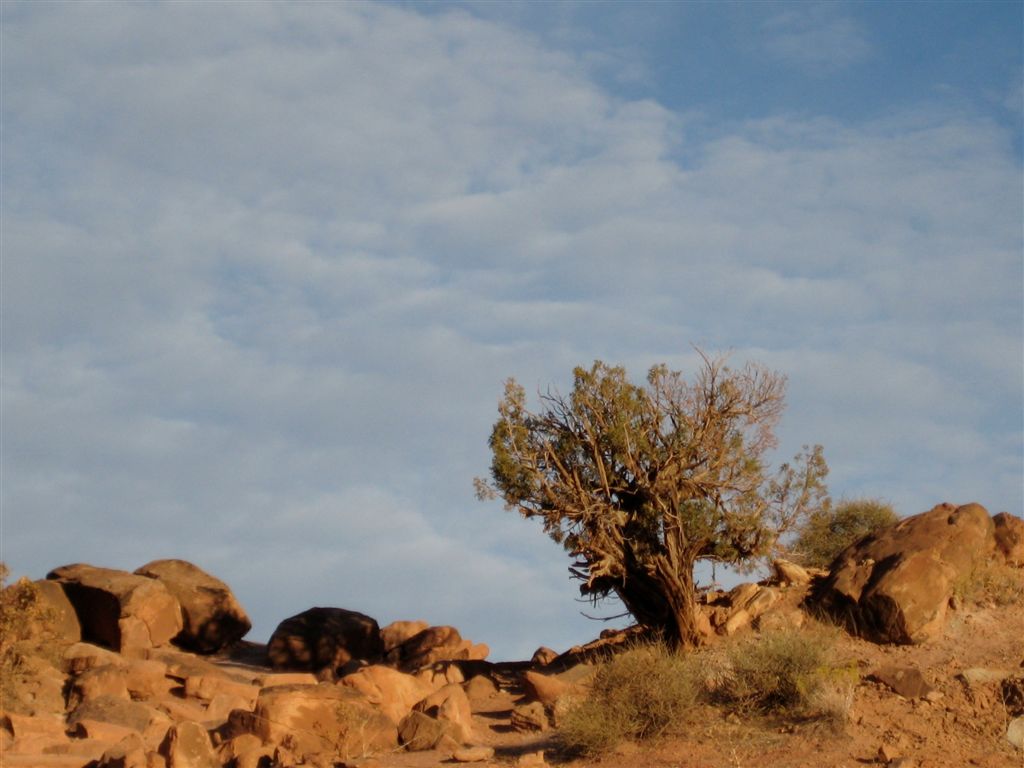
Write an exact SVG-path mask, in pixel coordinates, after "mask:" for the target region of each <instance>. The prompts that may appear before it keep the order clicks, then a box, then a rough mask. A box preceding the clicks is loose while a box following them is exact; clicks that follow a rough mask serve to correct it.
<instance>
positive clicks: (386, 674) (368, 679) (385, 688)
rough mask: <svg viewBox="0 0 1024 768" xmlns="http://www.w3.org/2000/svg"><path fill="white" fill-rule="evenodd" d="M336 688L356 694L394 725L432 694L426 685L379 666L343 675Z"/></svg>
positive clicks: (428, 685) (411, 677)
mask: <svg viewBox="0 0 1024 768" xmlns="http://www.w3.org/2000/svg"><path fill="white" fill-rule="evenodd" d="M340 684H341V685H344V686H347V687H349V688H354V689H355V690H357V691H359V692H360V693H361V694H363V695H364V696H365V697H366V699H367V701H369V702H370V703H371V704H374V705H376V706H377V707H379V708H380V711H381V712H383V713H384V714H385V715H387V716H388V717H389V718H390V719H391V720H392V722H394V724H395V725H398V724H399V723H400V722H402V719H403V718H404V717H405V716H406V715H408V714H409V713H410V712H411V711H412V708H413V707H414V706H415V705H416V704H417V703H418V702H420V701H423V699H425V698H426V697H427V696H429V695H430V694H431V693H433V690H434V689H433V687H432V686H431V685H430V684H429V683H427V682H425V681H423V680H421V679H419V678H417V677H414V676H412V675H407V674H405V673H404V672H399V671H398V670H396V669H392V668H391V667H385V666H382V665H380V664H374V665H373V666H370V667H363V668H362V669H360V670H357V671H356V672H353V673H352V674H350V675H346V676H345V677H343V678H342V679H341V681H340Z"/></svg>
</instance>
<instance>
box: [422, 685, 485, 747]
mask: <svg viewBox="0 0 1024 768" xmlns="http://www.w3.org/2000/svg"><path fill="white" fill-rule="evenodd" d="M413 709H414V711H416V712H422V713H423V714H425V715H428V716H429V717H432V718H434V719H436V720H440V721H441V722H445V723H448V724H449V725H450V726H451V728H450V730H449V735H450V736H451V737H452V738H453V739H454V740H455V741H456V742H458V743H460V744H468V743H469V742H470V741H472V740H473V713H472V711H471V708H470V706H469V698H467V696H466V692H465V691H464V690H463V689H462V686H461V685H458V684H456V683H451V684H449V685H446V686H445V687H444V688H441V689H440V690H439V691H436V692H434V693H432V694H430V695H429V696H427V697H426V698H425V699H423V701H421V702H419V703H418V704H416V706H415V707H414V708H413Z"/></svg>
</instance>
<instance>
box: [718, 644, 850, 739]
mask: <svg viewBox="0 0 1024 768" xmlns="http://www.w3.org/2000/svg"><path fill="white" fill-rule="evenodd" d="M835 640H836V637H835V633H834V632H827V631H825V630H803V631H801V630H784V631H780V632H774V633H767V634H764V635H761V636H759V637H756V638H752V639H750V640H747V641H744V642H741V643H737V644H736V645H734V646H732V647H731V648H730V649H729V650H728V653H727V657H728V669H727V672H726V674H725V675H724V676H723V680H722V683H721V685H720V686H719V688H718V690H717V692H716V693H717V698H718V699H719V700H720V701H723V702H725V703H729V704H733V705H735V706H738V707H740V708H742V709H750V710H756V711H759V712H764V713H784V714H803V715H814V714H817V715H824V716H826V717H828V718H829V719H833V720H841V719H845V716H846V712H847V711H848V710H849V705H850V702H851V701H852V693H853V688H854V687H855V685H856V683H857V681H858V680H859V674H858V673H857V670H856V669H855V668H852V667H849V666H845V667H844V666H836V665H835V664H834V663H833V653H834V651H833V648H834V646H835Z"/></svg>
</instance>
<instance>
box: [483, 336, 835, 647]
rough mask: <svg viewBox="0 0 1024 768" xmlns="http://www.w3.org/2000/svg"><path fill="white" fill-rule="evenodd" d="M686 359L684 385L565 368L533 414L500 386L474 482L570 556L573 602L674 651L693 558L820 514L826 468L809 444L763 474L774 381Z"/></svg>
mask: <svg viewBox="0 0 1024 768" xmlns="http://www.w3.org/2000/svg"><path fill="white" fill-rule="evenodd" d="M700 357H701V366H700V369H699V370H698V371H697V373H696V376H695V377H694V379H693V381H692V382H688V381H687V380H686V379H685V378H684V377H683V375H682V374H681V373H680V372H678V371H671V370H669V369H668V367H667V366H664V365H657V366H654V367H653V368H651V369H650V371H649V372H648V374H647V381H646V385H636V384H633V383H632V382H631V381H630V380H629V379H628V377H627V374H626V371H625V369H624V368H622V367H612V366H608V365H606V364H604V363H602V362H600V361H596V362H595V363H594V364H593V365H592V366H591V367H590V368H589V369H585V368H582V367H580V368H576V369H575V371H574V373H573V388H572V392H571V393H570V394H569V396H568V397H564V396H562V395H561V394H559V393H557V392H552V391H548V392H546V393H543V394H541V395H540V401H541V408H540V409H539V410H538V411H537V412H532V411H530V410H529V409H528V408H527V402H526V393H525V390H524V389H523V388H522V387H521V386H520V385H519V384H517V383H516V382H515V380H513V379H510V380H509V381H508V382H507V383H506V386H505V393H504V397H503V398H502V399H501V401H500V403H499V405H498V415H499V416H498V420H497V422H495V424H494V428H493V430H492V432H491V438H490V447H491V451H492V463H491V480H490V482H487V481H483V480H479V479H478V480H477V490H478V493H479V494H480V495H481V496H488V495H500V496H501V497H502V498H503V499H504V500H505V503H506V506H507V507H508V508H510V509H515V510H517V511H519V512H520V513H521V514H522V515H523V516H524V517H527V518H539V519H540V520H541V521H542V523H543V526H544V530H545V531H546V532H547V533H548V535H550V536H551V538H553V539H554V540H555V541H557V542H560V543H561V544H562V545H563V546H564V547H565V549H566V550H567V551H568V552H569V554H570V555H571V556H572V558H573V562H572V565H571V566H570V573H571V574H572V576H573V577H575V578H577V579H579V580H580V581H581V582H582V585H581V587H580V591H581V593H582V594H584V595H586V596H588V597H591V598H593V599H600V598H602V597H607V596H609V595H612V594H615V595H617V596H618V597H619V598H620V599H621V600H622V602H623V604H624V605H625V607H626V609H627V610H628V611H629V612H630V613H631V614H632V615H633V617H634V618H635V619H636V620H637V621H638V622H640V623H642V624H645V625H647V626H649V627H651V628H653V629H656V630H658V631H660V632H662V633H663V634H664V635H665V636H666V638H667V639H668V640H669V641H672V642H676V643H680V644H683V645H693V644H696V643H697V642H699V633H698V632H697V628H696V624H695V619H696V612H695V587H694V576H693V569H694V565H695V564H696V562H697V561H698V560H702V559H711V560H717V561H721V562H726V563H742V562H746V561H749V560H751V559H752V558H756V557H759V556H763V555H766V554H768V553H769V552H770V551H771V550H772V548H773V546H774V545H775V544H776V541H777V539H778V537H779V536H780V535H781V534H782V533H784V532H785V531H787V530H789V529H791V528H792V527H793V526H794V524H795V523H796V522H797V521H798V520H799V519H801V518H802V517H804V516H806V515H807V514H808V513H810V512H811V511H813V510H814V509H816V508H818V507H819V506H820V505H821V503H822V501H823V500H824V499H825V498H826V495H825V487H824V482H823V480H824V477H825V475H826V474H827V472H828V467H827V465H826V464H825V460H824V458H823V455H822V450H821V447H820V446H815V447H814V448H812V449H805V451H804V452H803V453H802V454H801V455H799V456H798V457H797V459H796V460H795V461H794V462H793V463H791V464H785V465H783V466H782V467H780V469H779V471H778V473H776V474H775V475H774V476H772V477H769V475H768V472H767V468H766V465H765V454H766V453H767V452H768V451H769V450H770V449H772V448H773V447H775V445H776V440H775V434H774V429H775V426H776V424H777V423H778V420H779V417H780V415H781V413H782V410H783V405H784V392H785V378H784V377H783V376H782V375H780V374H778V373H776V372H774V371H770V370H768V369H766V368H764V367H762V366H760V365H755V364H747V365H745V366H743V367H742V368H740V369H739V370H733V369H731V368H729V367H728V366H727V365H726V364H725V360H724V359H723V358H712V357H709V356H707V355H705V354H703V353H701V355H700Z"/></svg>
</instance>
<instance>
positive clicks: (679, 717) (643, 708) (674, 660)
mask: <svg viewBox="0 0 1024 768" xmlns="http://www.w3.org/2000/svg"><path fill="white" fill-rule="evenodd" d="M700 694H701V680H700V673H699V668H698V665H697V662H696V660H695V657H692V656H683V655H680V654H677V653H674V652H673V651H671V650H669V649H668V648H667V647H666V646H665V645H663V644H660V643H656V644H651V645H642V646H636V647H634V648H631V649H629V650H627V651H625V652H623V653H621V654H619V655H618V656H615V657H614V658H613V659H611V660H609V661H607V662H605V663H604V664H603V665H602V666H601V668H600V669H599V670H598V671H597V674H596V675H595V676H594V680H593V683H592V685H591V688H590V691H589V693H588V694H587V696H586V697H585V698H583V699H581V700H580V701H579V702H578V703H577V704H576V705H575V706H573V707H572V708H570V709H569V710H568V712H566V714H565V717H564V720H563V722H562V724H561V727H560V734H561V738H562V741H563V743H564V744H565V745H566V746H567V747H568V748H569V749H570V750H572V751H574V752H578V753H584V754H596V753H600V752H604V751H607V750H609V749H611V748H612V747H614V746H615V745H616V744H618V743H620V742H621V741H623V740H626V739H636V740H642V739H648V738H651V737H654V736H658V735H660V734H662V733H665V732H666V731H667V730H669V729H670V728H671V727H673V726H674V725H677V724H679V723H681V722H682V721H683V720H684V719H685V715H686V714H687V712H688V711H690V710H691V709H692V708H693V707H694V706H695V705H696V704H697V702H698V699H699V698H700Z"/></svg>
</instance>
